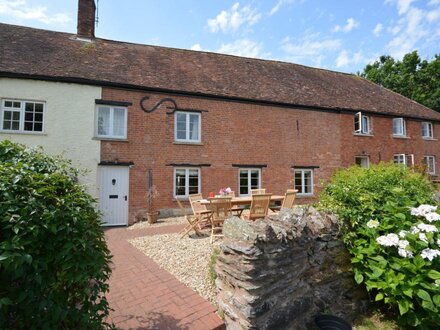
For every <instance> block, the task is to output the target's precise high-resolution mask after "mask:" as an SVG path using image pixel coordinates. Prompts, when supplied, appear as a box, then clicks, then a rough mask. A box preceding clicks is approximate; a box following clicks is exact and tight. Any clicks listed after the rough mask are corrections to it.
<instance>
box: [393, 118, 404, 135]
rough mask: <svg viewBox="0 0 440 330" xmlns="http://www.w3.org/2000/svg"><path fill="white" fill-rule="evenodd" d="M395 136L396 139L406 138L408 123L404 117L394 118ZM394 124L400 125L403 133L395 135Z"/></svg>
mask: <svg viewBox="0 0 440 330" xmlns="http://www.w3.org/2000/svg"><path fill="white" fill-rule="evenodd" d="M392 123H393V127H392V129H393V136H395V137H406V121H405V119H404V118H403V117H399V118H393V122H392ZM394 123H400V125H399V127H398V128H400V130H401V131H402V132H401V133H395V132H394Z"/></svg>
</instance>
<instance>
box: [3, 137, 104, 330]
mask: <svg viewBox="0 0 440 330" xmlns="http://www.w3.org/2000/svg"><path fill="white" fill-rule="evenodd" d="M77 175H78V171H77V170H75V169H74V168H73V167H72V166H71V164H70V162H68V161H66V160H63V159H62V158H61V157H54V156H48V155H46V154H44V153H43V152H42V151H41V150H38V149H30V148H26V147H25V146H22V145H18V144H14V143H11V142H9V141H3V142H0V328H2V329H12V328H13V329H40V328H44V329H60V328H61V329H86V328H87V329H101V328H104V327H109V326H111V325H109V324H107V323H105V319H106V317H107V316H108V314H109V310H110V308H109V305H108V303H107V300H106V298H105V295H104V294H105V292H106V291H108V283H107V280H108V279H109V276H110V271H111V269H110V266H109V262H110V258H111V256H110V252H109V250H108V249H107V246H106V242H105V237H104V233H103V231H102V229H101V228H100V216H99V214H98V212H97V211H96V208H95V206H96V203H95V200H94V199H93V198H92V197H91V196H90V195H89V194H88V193H86V192H85V190H84V188H83V187H82V186H80V185H79V184H78V183H77V182H76V177H77Z"/></svg>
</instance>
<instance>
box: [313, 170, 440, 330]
mask: <svg viewBox="0 0 440 330" xmlns="http://www.w3.org/2000/svg"><path fill="white" fill-rule="evenodd" d="M432 196H433V190H432V186H431V184H430V182H429V181H428V180H427V179H426V178H425V177H424V176H423V175H422V174H419V173H416V172H414V171H412V170H410V169H405V168H404V167H401V166H396V165H393V164H379V165H373V166H371V167H370V168H369V169H363V168H360V167H352V168H349V169H346V170H341V171H339V172H337V173H336V174H335V175H334V176H333V177H332V179H331V180H330V182H329V183H328V184H327V185H326V187H325V188H324V191H323V193H322V196H321V201H322V202H321V207H326V208H330V209H331V210H333V211H335V212H337V213H338V214H339V216H340V219H341V220H342V229H343V239H344V242H345V244H346V246H347V248H348V250H349V252H350V254H351V262H352V266H353V271H354V278H355V281H356V282H357V283H358V284H361V283H364V284H365V286H366V288H367V290H368V291H369V293H370V297H371V299H372V300H373V301H377V302H380V303H383V304H385V305H386V306H388V308H390V309H391V311H392V312H394V313H396V314H397V315H399V318H398V321H399V324H401V325H409V326H415V327H419V328H438V327H439V326H440V319H439V318H438V314H439V312H440V272H439V271H440V256H437V257H435V258H433V259H432V260H429V259H427V258H426V255H425V256H424V254H423V251H426V249H428V248H429V249H433V250H438V249H439V244H440V235H439V234H438V231H439V230H440V221H432V222H430V223H426V221H427V220H426V219H428V218H426V219H423V216H416V215H414V214H415V213H414V210H412V208H414V207H416V206H419V205H420V204H433V203H434V201H433V199H432V198H433V197H432ZM419 224H428V225H432V226H435V227H434V230H433V231H430V230H425V231H424V230H419V229H418V228H419V227H417V226H418V225H419ZM431 228H432V227H431ZM422 234H423V235H424V236H425V237H423V236H421V235H422ZM379 237H380V238H379ZM378 238H379V241H378ZM393 239H394V242H392V240H393ZM384 241H387V243H388V245H387V243H384Z"/></svg>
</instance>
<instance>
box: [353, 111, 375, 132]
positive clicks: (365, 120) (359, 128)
mask: <svg viewBox="0 0 440 330" xmlns="http://www.w3.org/2000/svg"><path fill="white" fill-rule="evenodd" d="M354 132H355V133H356V134H365V135H367V134H371V125H370V117H369V116H365V115H363V114H362V112H358V113H356V114H355V115H354Z"/></svg>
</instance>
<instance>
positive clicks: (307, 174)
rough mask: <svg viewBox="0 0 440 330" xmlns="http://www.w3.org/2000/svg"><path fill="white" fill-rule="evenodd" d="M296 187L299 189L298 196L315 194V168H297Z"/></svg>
mask: <svg viewBox="0 0 440 330" xmlns="http://www.w3.org/2000/svg"><path fill="white" fill-rule="evenodd" d="M294 175H295V189H296V190H298V193H297V195H298V196H312V195H313V170H309V169H300V168H298V169H295V171H294Z"/></svg>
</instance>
